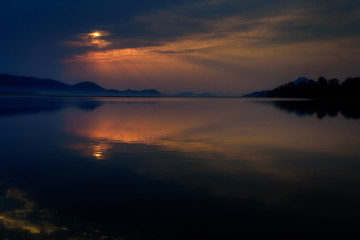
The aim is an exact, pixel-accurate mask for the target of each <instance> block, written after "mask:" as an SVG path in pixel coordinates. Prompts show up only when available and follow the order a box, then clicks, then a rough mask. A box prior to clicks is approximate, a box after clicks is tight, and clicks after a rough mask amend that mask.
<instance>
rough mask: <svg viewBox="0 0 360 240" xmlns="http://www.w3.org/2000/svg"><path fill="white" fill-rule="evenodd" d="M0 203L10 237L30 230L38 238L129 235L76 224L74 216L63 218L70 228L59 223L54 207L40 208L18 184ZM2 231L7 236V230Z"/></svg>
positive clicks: (0, 220)
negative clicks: (18, 187) (51, 209)
mask: <svg viewBox="0 0 360 240" xmlns="http://www.w3.org/2000/svg"><path fill="white" fill-rule="evenodd" d="M0 203H1V205H0V207H1V209H3V210H2V211H0V231H1V230H2V229H7V230H9V231H11V233H10V236H11V237H10V238H9V239H15V238H12V237H14V236H17V237H20V236H27V235H28V234H30V235H31V236H32V237H34V239H38V238H41V239H68V240H70V239H74V240H75V239H93V240H103V239H109V240H118V239H125V238H124V237H123V236H119V235H116V236H113V235H112V234H111V233H108V234H106V233H105V232H104V230H102V229H98V228H92V227H89V226H86V227H84V228H83V227H81V225H82V224H83V223H76V225H73V219H61V220H62V222H66V223H67V224H69V228H67V227H59V226H57V225H56V224H54V223H53V222H54V219H55V218H54V215H53V213H52V211H50V210H47V209H41V208H38V207H37V204H36V202H34V201H33V200H31V199H30V198H29V197H28V194H27V193H25V192H23V191H22V190H20V189H17V188H10V189H7V190H6V193H5V195H4V196H0ZM19 203H20V204H21V205H22V207H14V206H19ZM24 232H26V234H25V235H24V234H23V233H24ZM0 235H1V236H4V237H6V234H5V235H4V234H0ZM5 239H7V238H5ZM16 239H20V238H16ZM26 239H33V238H26Z"/></svg>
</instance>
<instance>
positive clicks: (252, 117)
mask: <svg viewBox="0 0 360 240" xmlns="http://www.w3.org/2000/svg"><path fill="white" fill-rule="evenodd" d="M324 106H325V107H324ZM329 106H330V107H329ZM356 107H357V104H356V103H352V104H349V103H347V104H344V103H341V104H335V105H334V103H332V104H330V105H326V104H324V103H321V104H319V103H316V104H315V103H309V102H304V101H292V102H286V101H280V102H279V101H276V102H272V101H252V100H246V99H162V98H158V99H156V98H155V99H151V98H31V97H28V98H19V97H2V98H0V239H9V240H13V239H66V240H70V239H213V238H214V239H239V238H240V237H243V236H246V235H268V234H285V235H286V234H292V235H289V236H297V235H299V234H304V235H309V234H310V233H311V234H312V233H317V234H323V235H329V234H332V233H334V232H336V233H349V232H352V231H356V229H357V228H358V225H359V219H360V207H359V206H360V205H359V202H360V191H359V189H360V140H359V136H360V121H359V120H358V119H359V117H358V111H357V110H356V109H359V108H356ZM344 109H345V110H344ZM354 109H355V110H354ZM294 234H295V235H294Z"/></svg>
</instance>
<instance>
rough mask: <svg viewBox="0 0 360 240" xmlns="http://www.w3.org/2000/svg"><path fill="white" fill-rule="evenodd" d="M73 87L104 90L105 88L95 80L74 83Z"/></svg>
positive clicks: (83, 89) (81, 89)
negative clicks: (94, 81)
mask: <svg viewBox="0 0 360 240" xmlns="http://www.w3.org/2000/svg"><path fill="white" fill-rule="evenodd" d="M73 88H74V89H76V90H80V91H104V90H105V89H104V88H102V87H100V86H99V85H98V84H96V83H93V82H81V83H78V84H75V85H73Z"/></svg>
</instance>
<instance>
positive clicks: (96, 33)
mask: <svg viewBox="0 0 360 240" xmlns="http://www.w3.org/2000/svg"><path fill="white" fill-rule="evenodd" d="M89 35H90V36H92V37H100V36H101V34H100V33H99V32H93V33H89Z"/></svg>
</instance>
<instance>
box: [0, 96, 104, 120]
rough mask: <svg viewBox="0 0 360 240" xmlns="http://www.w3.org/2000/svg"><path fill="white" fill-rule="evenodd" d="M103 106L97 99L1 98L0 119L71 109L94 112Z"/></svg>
mask: <svg viewBox="0 0 360 240" xmlns="http://www.w3.org/2000/svg"><path fill="white" fill-rule="evenodd" d="M101 104H102V102H101V101H97V100H96V98H93V99H91V98H87V99H85V98H56V97H0V117H1V116H12V115H22V114H36V113H45V112H55V111H59V110H61V109H65V108H70V107H76V108H78V109H82V110H86V111H92V110H94V109H96V108H97V107H99V106H101Z"/></svg>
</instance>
